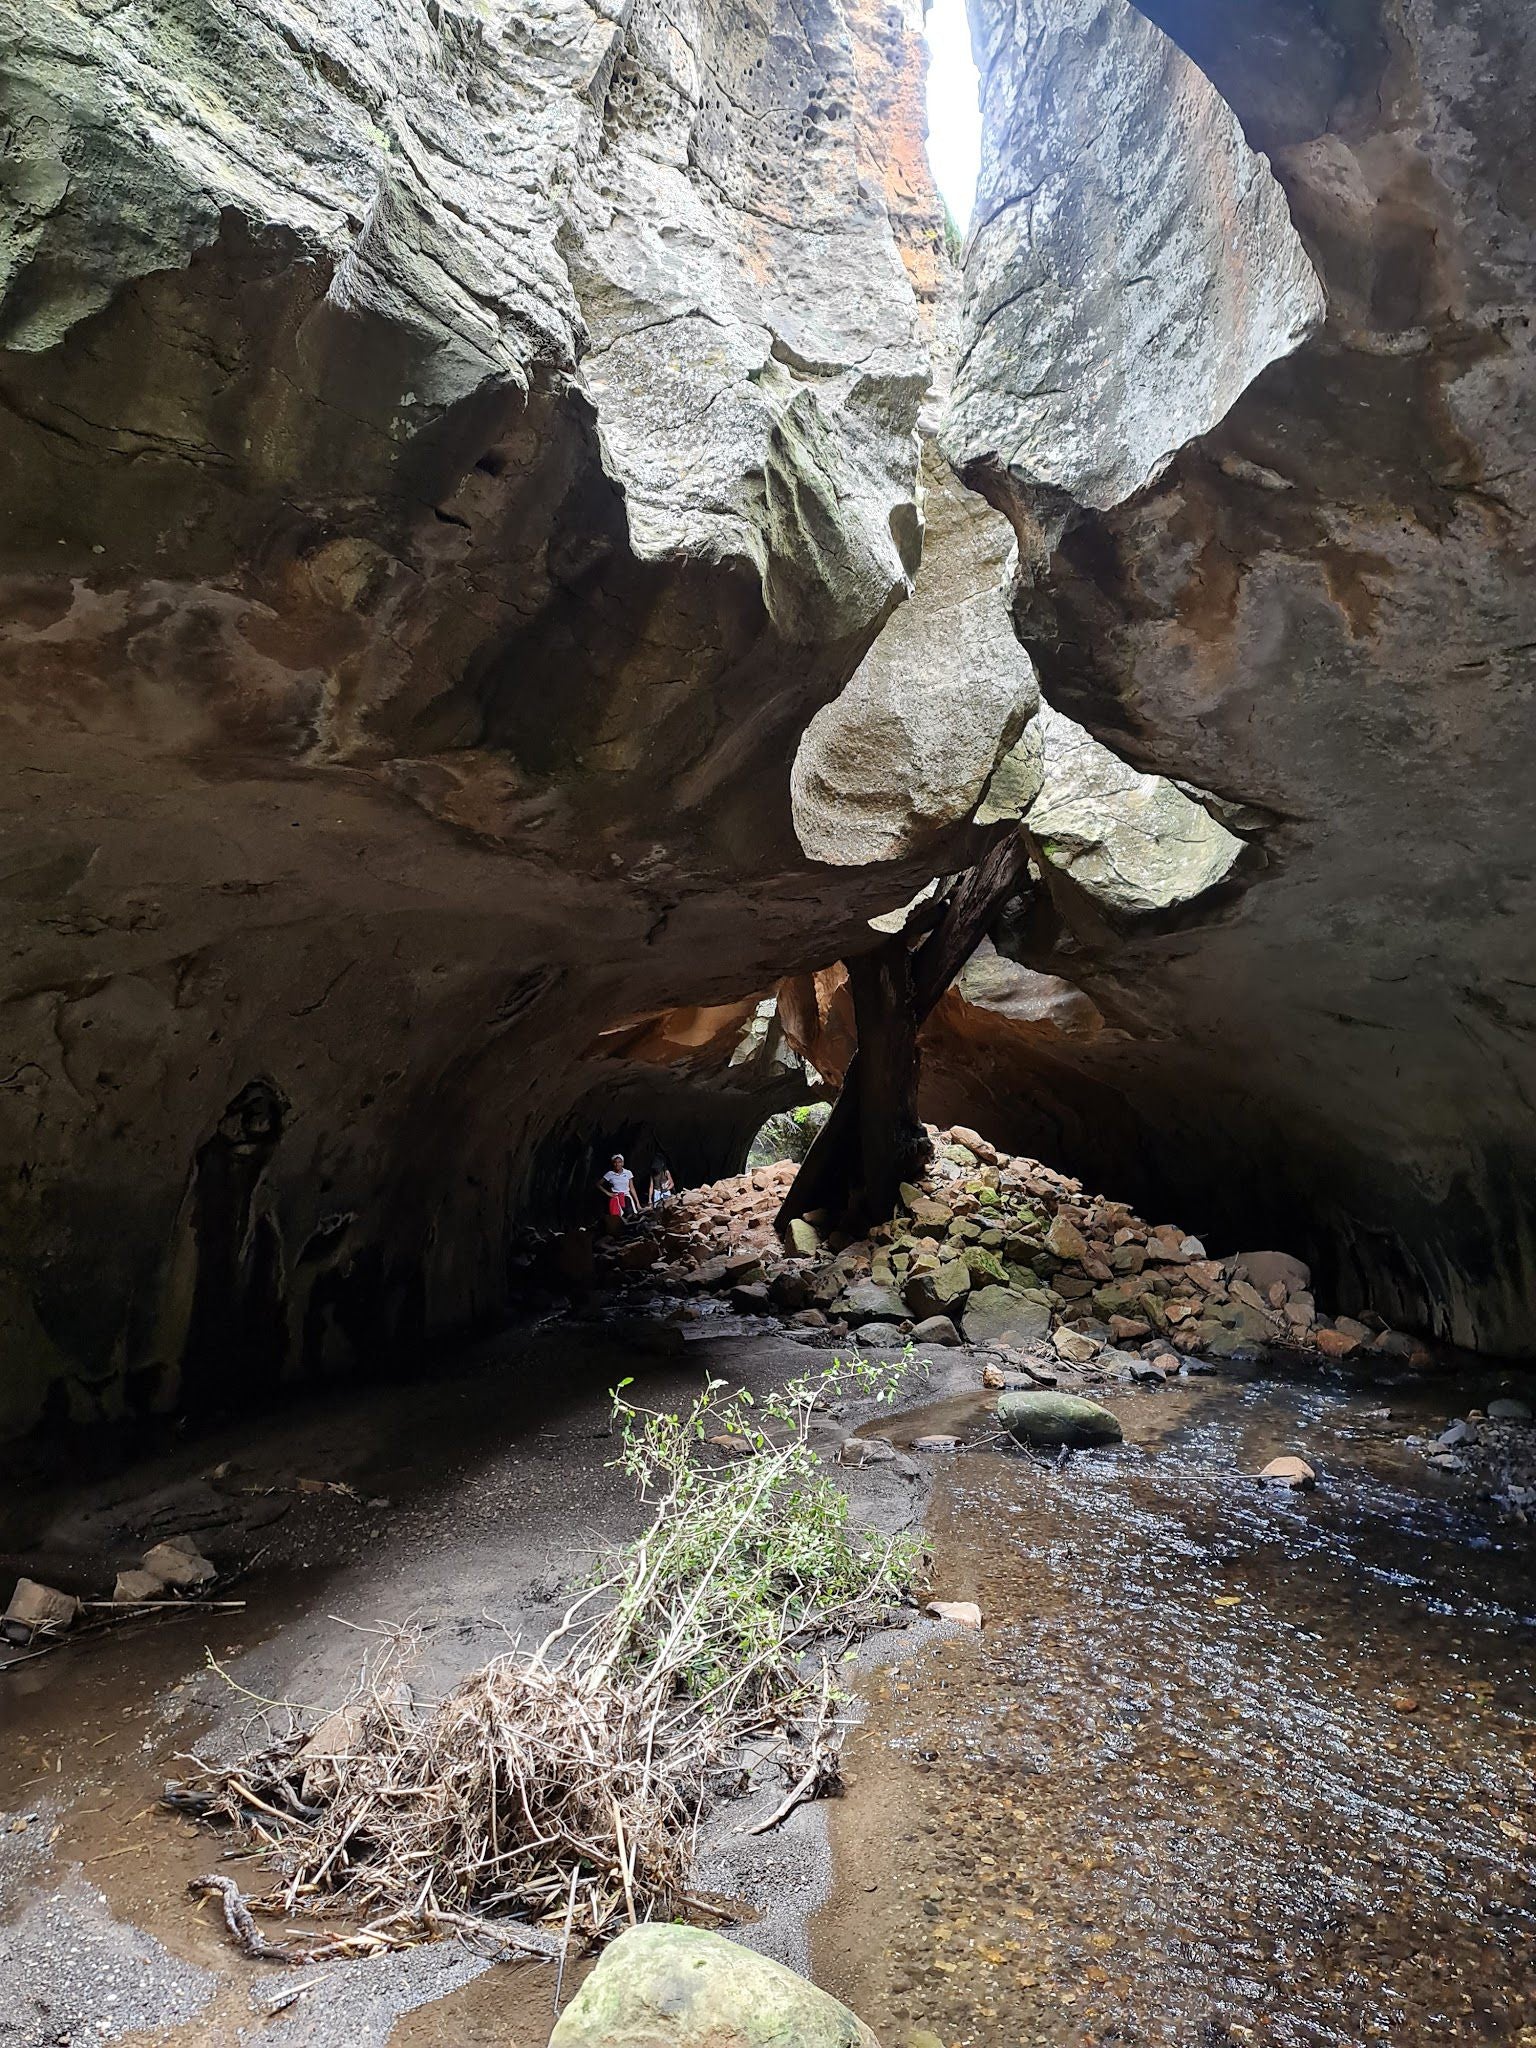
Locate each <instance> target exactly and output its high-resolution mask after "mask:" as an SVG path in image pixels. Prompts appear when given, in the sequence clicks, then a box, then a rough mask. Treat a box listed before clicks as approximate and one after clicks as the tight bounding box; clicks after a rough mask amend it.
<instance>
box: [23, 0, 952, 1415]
mask: <svg viewBox="0 0 1536 2048" xmlns="http://www.w3.org/2000/svg"><path fill="white" fill-rule="evenodd" d="M0 70H3V79H4V93H5V104H6V108H7V122H8V124H9V130H8V137H9V146H8V152H7V155H6V158H5V179H6V182H5V186H4V188H3V201H4V210H3V214H0V407H3V410H4V417H5V434H4V436H3V444H0V521H3V525H0V723H3V738H0V767H3V778H0V804H3V810H0V959H3V981H0V1433H4V1432H5V1431H7V1430H9V1431H15V1430H18V1429H22V1428H25V1427H28V1426H30V1425H31V1424H33V1423H35V1422H36V1421H37V1420H39V1418H44V1419H49V1420H53V1421H59V1422H64V1421H70V1422H79V1421H91V1420H96V1419H99V1418H107V1417H111V1416H114V1415H117V1414H119V1413H121V1412H123V1411H124V1410H125V1409H126V1410H129V1411H137V1410H141V1409H153V1408H164V1407H170V1408H188V1409H196V1408H198V1407H200V1406H207V1405H211V1404H216V1403H223V1402H227V1401H230V1400H232V1399H236V1398H244V1397H245V1396H247V1395H251V1396H254V1395H257V1394H260V1393H261V1392H263V1391H267V1392H270V1391H271V1390H272V1389H273V1388H274V1387H277V1386H279V1385H285V1384H289V1383H309V1382H313V1381H316V1380H323V1379H325V1378H327V1377H329V1376H330V1375H332V1374H334V1373H338V1372H344V1371H350V1370H354V1369H356V1368H358V1367H363V1368H366V1369H370V1370H373V1369H379V1368H381V1367H382V1366H384V1365H386V1364H392V1365H399V1364H402V1363H406V1364H408V1363H409V1362H410V1361H411V1360H412V1359H413V1358H416V1357H418V1356H419V1355H420V1354H421V1350H422V1347H423V1345H424V1344H425V1343H427V1342H428V1341H429V1340H431V1339H434V1338H436V1337H439V1336H443V1335H446V1334H451V1333H452V1332H454V1331H460V1330H465V1329H474V1328H477V1327H479V1326H481V1325H482V1324H484V1323H485V1322H486V1321H487V1320H488V1319H491V1318H493V1317H494V1316H495V1314H496V1313H497V1312H498V1310H499V1309H500V1308H501V1306H502V1304H503V1302H504V1299H505V1292H506V1246H507V1238H508V1231H509V1227H510V1225H511V1222H512V1219H513V1218H514V1217H515V1215H516V1214H517V1213H518V1211H519V1209H520V1207H521V1206H522V1205H523V1204H524V1203H525V1201H526V1199H527V1197H528V1194H529V1190H530V1186H531V1185H532V1184H533V1180H534V1178H535V1177H536V1174H537V1171H538V1168H537V1164H536V1162H537V1161H538V1160H539V1158H540V1157H541V1156H547V1155H541V1146H542V1145H543V1143H544V1141H545V1139H546V1138H548V1137H549V1135H550V1134H551V1133H555V1132H558V1131H560V1130H561V1129H566V1128H568V1129H570V1130H576V1129H577V1128H578V1127H579V1128H583V1129H590V1130H594V1131H595V1130H597V1129H599V1128H601V1127H602V1126H603V1123H604V1119H605V1116H606V1115H607V1109H606V1106H605V1100H604V1098H605V1097H606V1096H609V1095H611V1096H613V1097H614V1098H615V1101H616V1103H618V1105H619V1106H621V1107H622V1110H623V1115H622V1117H619V1118H618V1119H617V1120H618V1121H619V1122H620V1123H623V1124H625V1125H626V1127H634V1128H637V1129H638V1128H642V1127H644V1126H645V1123H646V1119H647V1118H650V1119H651V1120H652V1122H654V1121H655V1120H656V1118H658V1117H663V1116H666V1115H673V1114H676V1115H681V1114H682V1111H681V1108H680V1106H679V1100H678V1096H677V1091H676V1088H675V1086H674V1081H673V1079H670V1078H668V1077H667V1076H666V1075H664V1074H663V1073H662V1072H661V1070H660V1069H657V1068H654V1067H648V1066H647V1064H646V1063H645V1062H644V1061H633V1062H630V1063H628V1064H625V1063H624V1062H623V1061H614V1060H613V1059H611V1058H610V1057H609V1052H608V1051H607V1050H605V1049H604V1042H603V1034H604V1033H605V1032H607V1031H608V1030H609V1029H610V1027H614V1026H617V1025H622V1024H624V1023H625V1022H626V1020H633V1019H635V1018H637V1017H638V1018H643V1017H645V1016H660V1015H662V1014H664V1013H666V1012H667V1011H669V1010H670V1009H671V1008H673V1007H674V1006H676V1005H678V1004H681V1003H692V1004H699V1003H703V1004H710V1003H720V1004H730V1003H733V1002H738V1001H741V1000H744V999H747V998H750V997H753V996H755V994H756V993H757V992H758V991H760V990H761V989H763V988H764V987H766V986H770V985H771V984H772V982H773V980H774V979H775V978H776V977H777V975H778V974H780V973H782V972H784V971H786V970H787V969H795V968H810V967H813V966H815V965H817V964H819V963H820V962H822V961H824V960H826V959H828V958H831V957H836V955H837V954H839V953H840V952H841V951H842V950H843V949H844V947H845V946H846V945H847V944H848V943H853V942H856V940H857V936H858V935H859V934H862V933H864V932H865V931H866V930H867V926H866V924H865V920H866V918H867V917H868V916H870V915H872V914H876V913H879V912H881V911H885V910H889V909H890V908H891V907H892V906H893V905H895V904H898V903H900V902H902V901H903V900H905V898H906V897H907V896H909V895H910V894H911V893H912V892H913V891H914V890H915V889H916V888H917V887H919V886H920V885H921V884H922V882H923V881H924V880H926V879H927V877H928V876H929V875H930V874H932V873H933V872H934V871H935V868H936V866H953V865H959V864H962V863H963V860H964V858H965V857H966V855H965V848H966V845H967V844H968V841H967V837H966V830H965V827H964V823H963V819H957V817H954V816H952V817H950V818H947V819H941V820H938V821H937V823H936V826H935V829H934V830H933V831H931V832H930V834H929V839H930V842H931V843H930V844H929V845H927V846H925V847H924V848H923V849H921V850H916V849H914V850H912V851H911V852H910V854H909V855H908V857H906V858H905V860H901V859H898V860H895V861H893V862H890V863H887V864H886V865H885V866H883V867H882V868H879V869H875V870H870V871H868V872H861V873H849V874H845V875H841V876H838V877H836V878H834V881H833V884H832V885H829V880H828V876H827V874H826V873H825V872H824V871H818V870H815V869H813V867H812V866H811V864H810V863H809V862H808V861H807V860H806V858H805V856H804V854H803V852H802V850H801V848H800V846H799V843H798V841H797V839H796V836H795V833H794V829H793V822H792V817H791V809H790V798H789V772H790V765H791V762H792V759H793V755H794V750H795V746H796V744H797V742H798V738H799V735H800V733H801V731H802V730H803V728H804V726H805V724H806V722H807V721H808V719H809V718H810V717H811V716H812V715H813V713H814V712H815V710H816V709H817V708H818V707H819V706H820V705H822V704H823V703H825V702H827V701H829V700H830V699H831V698H832V697H833V696H835V694H836V693H837V691H838V690H839V689H840V688H841V687H842V685H843V684H844V683H845V682H846V681H847V679H848V677H849V676H850V675H851V674H852V673H853V672H854V671H855V669H856V668H857V666H858V664H859V662H860V660H861V659H862V657H863V656H864V654H865V652H866V650H867V649H868V647H869V645H870V643H871V641H872V640H873V639H874V638H875V636H876V634H877V633H878V631H879V629H880V627H881V626H882V624H883V623H884V621H885V620H886V619H887V618H888V617H889V616H890V614H891V613H892V612H893V610H894V609H895V608H896V607H897V606H898V605H899V604H901V603H902V601H903V600H904V599H905V598H906V597H907V595H908V593H909V590H910V588H911V581H912V576H913V573H914V571H915V570H916V569H917V566H918V559H919V553H920V546H921V531H922V515H921V506H920V493H919V488H918V474H917V464H918V447H917V433H916V429H917V421H918V413H919V407H920V403H921V401H922V397H923V393H924V391H925V390H926V388H927V384H928V380H929V355H928V341H927V327H928V325H929V323H930V316H931V307H932V305H933V302H934V299H935V294H936V290H937V278H938V265H939V264H940V262H941V260H942V228H941V222H940V217H939V214H938V210H937V207H936V203H935V201H934V197H933V193H932V190H931V187H930V186H929V185H928V184H927V180H926V171H925V169H924V167H923V163H922V151H921V131H920V127H915V125H914V124H916V123H920V119H921V53H920V43H919V39H918V37H917V35H916V34H915V31H914V26H913V23H912V21H911V20H910V19H909V18H908V17H907V16H906V15H905V14H904V13H903V12H902V10H901V9H900V8H898V7H893V6H885V5H881V4H876V0H848V4H843V0H812V4H811V5H809V6H791V5H789V4H788V0H783V4H776V0H767V4H761V0H754V4H749V5H748V6H746V7H744V8H741V7H732V8H725V7H722V6H720V5H718V4H714V0H686V4H685V5H683V6H682V7H668V8H665V9H663V8H662V7H661V6H660V5H659V4H654V0H636V4H634V5H632V6H629V7H626V8H623V9H616V10H611V11H603V10H599V11H595V12H594V11H593V10H591V9H589V8H586V7H584V6H580V5H577V4H574V0H573V4H566V0H555V4H554V5H551V6H548V7H542V8H539V9H522V8H506V9H498V10H494V11H490V12H487V11H485V10H482V9H479V8H477V7H474V6H470V5H455V4H452V0H383V4H380V5H377V6H370V7H368V8H354V7H349V6H346V5H343V6H341V7H340V8H337V7H326V8H322V7H320V6H318V5H309V4H299V5H290V4H284V5H281V6H279V5H267V4H265V0H255V4H245V0H242V4H239V5H236V4H235V0H154V4H151V5H148V6H145V7H143V8H140V9H136V10H118V11H116V12H111V11H108V12H107V13H105V14H100V15H96V14H76V13H69V12H67V11H64V10H60V9H57V8H55V7H52V6H50V5H47V4H45V0H25V4H23V6H22V7H21V9H20V10H19V11H13V13H12V14H11V15H9V16H8V17H7V19H6V22H5V24H4V25H3V27H0ZM696 1078H697V1077H696ZM738 1078H739V1077H738ZM709 1085H713V1083H712V1082H711V1083H709ZM730 1085H731V1086H732V1087H735V1085H736V1084H735V1083H734V1082H733V1083H731V1084H730ZM749 1092H750V1091H749ZM772 1106H774V1104H773V1102H772V1101H770V1102H768V1104H767V1107H769V1108H771V1107H772ZM717 1107H718V1105H717ZM763 1113H764V1114H766V1108H765V1109H764V1111H763ZM746 1114H747V1112H746V1109H745V1108H744V1107H743V1103H742V1101H741V1100H738V1099H736V1098H735V1097H729V1096H728V1097H727V1098H725V1099H724V1103H723V1109H722V1110H721V1113H720V1115H719V1116H716V1115H715V1113H714V1112H713V1111H710V1112H708V1113H703V1112H701V1113H700V1115H701V1118H702V1121H700V1123H699V1131H700V1137H699V1143H700V1146H701V1148H702V1149H707V1147H708V1145H710V1144H714V1145H716V1147H717V1149H718V1146H719V1144H721V1143H724V1144H726V1145H727V1147H729V1146H730V1145H734V1144H735V1143H736V1137H735V1135H734V1134H735V1131H736V1125H737V1124H738V1123H740V1122H741V1121H742V1120H743V1119H744V1117H745V1116H746ZM572 1119H574V1120H575V1121H574V1122H572V1121H571V1120H572ZM758 1120H759V1121H760V1118H759V1119H758ZM722 1129H728V1130H729V1132H730V1133H731V1135H730V1136H729V1138H728V1139H721V1138H720V1137H719V1132H720V1130H722ZM708 1131H714V1132H715V1134H716V1135H715V1136H714V1137H709V1136H708Z"/></svg>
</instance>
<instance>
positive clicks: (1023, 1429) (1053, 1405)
mask: <svg viewBox="0 0 1536 2048" xmlns="http://www.w3.org/2000/svg"><path fill="white" fill-rule="evenodd" d="M997 1419H998V1421H999V1422H1000V1423H1001V1424H1002V1425H1003V1427H1004V1429H1006V1430H1008V1431H1009V1432H1010V1433H1011V1434H1012V1435H1014V1436H1016V1437H1017V1438H1018V1439H1019V1441H1020V1442H1021V1443H1029V1444H1039V1445H1042V1446H1044V1447H1046V1448H1049V1447H1051V1446H1053V1445H1061V1444H1068V1445H1072V1446H1074V1447H1079V1448H1088V1447H1091V1446H1093V1445H1095V1444H1117V1443H1119V1442H1120V1440H1121V1438H1122V1437H1123V1435H1124V1431H1123V1430H1122V1429H1121V1427H1120V1419H1119V1417H1118V1416H1116V1415H1114V1414H1112V1413H1111V1412H1110V1410H1109V1409H1108V1408H1101V1407H1100V1406H1099V1404H1098V1402H1097V1401H1085V1400H1083V1399H1082V1398H1081V1397H1080V1396H1078V1395H1076V1394H1058V1393H1055V1392H1053V1391H1051V1390H1050V1389H1049V1388H1038V1389H1036V1388H1030V1389H1027V1390H1025V1391H1023V1392H1019V1393H1010V1394H999V1395H998V1397H997Z"/></svg>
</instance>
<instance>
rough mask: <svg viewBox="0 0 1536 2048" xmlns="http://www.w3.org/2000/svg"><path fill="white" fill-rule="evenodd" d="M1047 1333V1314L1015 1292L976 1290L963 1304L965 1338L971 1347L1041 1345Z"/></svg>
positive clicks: (1042, 1306) (1041, 1305)
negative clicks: (964, 1306)
mask: <svg viewBox="0 0 1536 2048" xmlns="http://www.w3.org/2000/svg"><path fill="white" fill-rule="evenodd" d="M1050 1332H1051V1312H1050V1310H1049V1309H1048V1308H1047V1307H1046V1306H1045V1304H1044V1303H1043V1302H1040V1301H1031V1300H1030V1299H1029V1298H1028V1296H1027V1295H1023V1294H1020V1293H1019V1292H1018V1290H1017V1289H1016V1288H1013V1287H999V1286H996V1285H993V1286H991V1287H978V1288H977V1289H976V1290H975V1292H974V1293H973V1294H972V1295H971V1298H970V1300H969V1301H968V1302H967V1303H966V1308H965V1334H966V1336H967V1337H969V1338H970V1340H971V1342H972V1343H973V1344H1011V1345H1019V1346H1022V1345H1025V1344H1040V1343H1043V1342H1044V1340H1045V1339H1046V1338H1047V1337H1048V1336H1049V1335H1050Z"/></svg>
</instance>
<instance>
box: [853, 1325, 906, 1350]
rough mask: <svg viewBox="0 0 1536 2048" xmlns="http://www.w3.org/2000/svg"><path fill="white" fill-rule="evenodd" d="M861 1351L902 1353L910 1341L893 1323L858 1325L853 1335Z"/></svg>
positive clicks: (904, 1332)
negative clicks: (855, 1336) (856, 1338)
mask: <svg viewBox="0 0 1536 2048" xmlns="http://www.w3.org/2000/svg"><path fill="white" fill-rule="evenodd" d="M855 1334H856V1335H857V1337H858V1340H859V1349H860V1350H861V1351H870V1352H876V1351H878V1352H880V1353H882V1354H892V1353H895V1352H898V1351H904V1350H905V1349H906V1347H907V1345H908V1343H909V1342H910V1341H911V1340H910V1338H909V1337H908V1336H907V1333H906V1331H905V1330H902V1329H899V1328H898V1327H897V1326H896V1324H895V1323H860V1325H859V1327H858V1330H857V1332H856V1333H855Z"/></svg>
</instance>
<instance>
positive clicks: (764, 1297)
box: [731, 1280, 773, 1316]
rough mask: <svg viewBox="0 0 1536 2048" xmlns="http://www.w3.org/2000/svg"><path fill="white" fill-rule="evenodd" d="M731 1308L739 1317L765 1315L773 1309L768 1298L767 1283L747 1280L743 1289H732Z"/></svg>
mask: <svg viewBox="0 0 1536 2048" xmlns="http://www.w3.org/2000/svg"><path fill="white" fill-rule="evenodd" d="M731 1307H732V1308H733V1309H735V1311H736V1313H737V1314H738V1315H740V1316H765V1315H767V1314H768V1313H769V1312H770V1311H771V1309H772V1307H773V1303H772V1301H771V1300H770V1299H769V1296H768V1287H767V1283H766V1282H765V1281H762V1280H749V1281H748V1282H747V1284H746V1286H744V1287H733V1288H732V1289H731Z"/></svg>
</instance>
